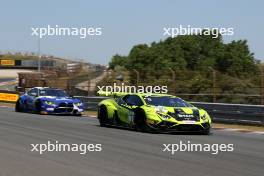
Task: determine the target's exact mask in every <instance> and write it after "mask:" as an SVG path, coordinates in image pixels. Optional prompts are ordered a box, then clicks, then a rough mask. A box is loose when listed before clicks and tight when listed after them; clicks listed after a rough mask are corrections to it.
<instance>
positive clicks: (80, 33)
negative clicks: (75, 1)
mask: <svg viewBox="0 0 264 176" xmlns="http://www.w3.org/2000/svg"><path fill="white" fill-rule="evenodd" d="M102 34H103V31H102V28H101V27H79V28H78V27H61V26H59V25H55V26H51V25H47V26H46V27H31V36H37V37H39V38H44V37H47V36H77V37H79V38H81V39H85V38H87V37H88V36H100V35H102Z"/></svg>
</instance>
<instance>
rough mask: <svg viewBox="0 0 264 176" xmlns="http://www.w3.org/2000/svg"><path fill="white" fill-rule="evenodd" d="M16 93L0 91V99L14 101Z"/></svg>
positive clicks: (16, 96) (16, 97)
mask: <svg viewBox="0 0 264 176" xmlns="http://www.w3.org/2000/svg"><path fill="white" fill-rule="evenodd" d="M17 99H18V94H10V93H0V101H10V102H16V101H17Z"/></svg>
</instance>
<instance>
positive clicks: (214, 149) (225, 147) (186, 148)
mask: <svg viewBox="0 0 264 176" xmlns="http://www.w3.org/2000/svg"><path fill="white" fill-rule="evenodd" d="M232 151H234V144H195V143H191V142H190V141H187V142H183V141H180V142H179V143H176V144H163V145H162V152H168V153H170V154H172V155H174V154H175V153H176V152H208V153H210V154H213V155H216V154H219V153H220V152H232Z"/></svg>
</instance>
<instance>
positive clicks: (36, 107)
mask: <svg viewBox="0 0 264 176" xmlns="http://www.w3.org/2000/svg"><path fill="white" fill-rule="evenodd" d="M35 113H37V114H41V101H39V100H37V101H36V103H35Z"/></svg>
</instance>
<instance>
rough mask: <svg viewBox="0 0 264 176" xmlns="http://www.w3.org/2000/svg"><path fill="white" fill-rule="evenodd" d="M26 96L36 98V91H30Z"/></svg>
mask: <svg viewBox="0 0 264 176" xmlns="http://www.w3.org/2000/svg"><path fill="white" fill-rule="evenodd" d="M28 95H29V96H33V97H36V96H37V95H38V89H31V90H30V91H28Z"/></svg>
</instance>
